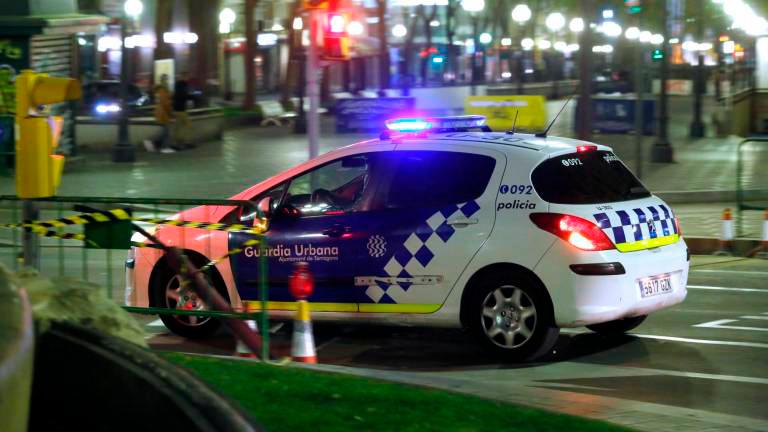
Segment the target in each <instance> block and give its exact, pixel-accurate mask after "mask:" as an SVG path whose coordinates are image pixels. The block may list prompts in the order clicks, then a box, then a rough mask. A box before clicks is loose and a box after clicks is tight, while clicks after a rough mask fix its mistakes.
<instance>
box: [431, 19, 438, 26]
mask: <svg viewBox="0 0 768 432" xmlns="http://www.w3.org/2000/svg"><path fill="white" fill-rule="evenodd" d="M429 26H430V27H440V21H438V20H432V21H430V22H429Z"/></svg>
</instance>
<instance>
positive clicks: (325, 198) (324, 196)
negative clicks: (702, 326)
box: [310, 189, 336, 205]
mask: <svg viewBox="0 0 768 432" xmlns="http://www.w3.org/2000/svg"><path fill="white" fill-rule="evenodd" d="M310 202H311V203H312V204H319V203H326V204H329V205H336V200H335V197H334V195H333V192H331V191H329V190H328V189H315V190H314V191H313V192H312V197H311V198H310Z"/></svg>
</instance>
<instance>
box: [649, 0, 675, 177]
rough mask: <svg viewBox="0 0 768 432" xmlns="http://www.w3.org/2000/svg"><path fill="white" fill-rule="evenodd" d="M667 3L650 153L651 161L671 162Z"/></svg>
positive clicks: (664, 11)
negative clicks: (657, 104)
mask: <svg viewBox="0 0 768 432" xmlns="http://www.w3.org/2000/svg"><path fill="white" fill-rule="evenodd" d="M668 16H669V4H668V1H667V0H665V1H664V2H663V12H662V19H663V20H664V23H663V27H662V28H663V29H664V44H663V45H662V46H663V48H662V49H663V52H664V56H663V58H662V59H661V67H660V77H659V83H660V85H661V89H660V91H659V125H658V128H657V130H658V136H657V137H656V143H655V144H654V145H653V152H652V153H651V161H652V162H661V163H670V162H672V159H673V156H672V146H671V145H670V144H669V139H668V134H667V123H668V120H669V115H668V114H667V99H668V98H667V76H668V74H669V22H668V21H669V20H668Z"/></svg>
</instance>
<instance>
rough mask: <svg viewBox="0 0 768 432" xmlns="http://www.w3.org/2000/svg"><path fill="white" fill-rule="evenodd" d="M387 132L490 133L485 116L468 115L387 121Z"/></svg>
mask: <svg viewBox="0 0 768 432" xmlns="http://www.w3.org/2000/svg"><path fill="white" fill-rule="evenodd" d="M386 126H387V130H389V131H394V132H426V131H435V132H458V131H465V130H468V129H481V130H483V131H484V132H490V129H489V128H488V126H487V125H486V124H485V116H481V115H466V116H452V117H430V118H419V117H411V118H396V119H391V120H387V121H386Z"/></svg>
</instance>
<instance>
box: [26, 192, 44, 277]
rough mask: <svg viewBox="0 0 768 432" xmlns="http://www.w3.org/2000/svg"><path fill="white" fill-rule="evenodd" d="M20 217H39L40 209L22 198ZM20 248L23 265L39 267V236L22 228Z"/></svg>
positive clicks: (33, 219)
mask: <svg viewBox="0 0 768 432" xmlns="http://www.w3.org/2000/svg"><path fill="white" fill-rule="evenodd" d="M21 218H22V220H25V221H35V220H38V219H39V218H40V210H39V209H38V208H37V204H36V203H35V202H34V201H29V200H24V202H23V204H22V210H21ZM21 243H22V246H21V247H22V250H23V256H24V266H25V267H31V268H34V269H38V270H39V269H40V237H39V236H38V235H37V234H35V233H33V232H31V231H29V230H24V232H23V233H22V235H21Z"/></svg>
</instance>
